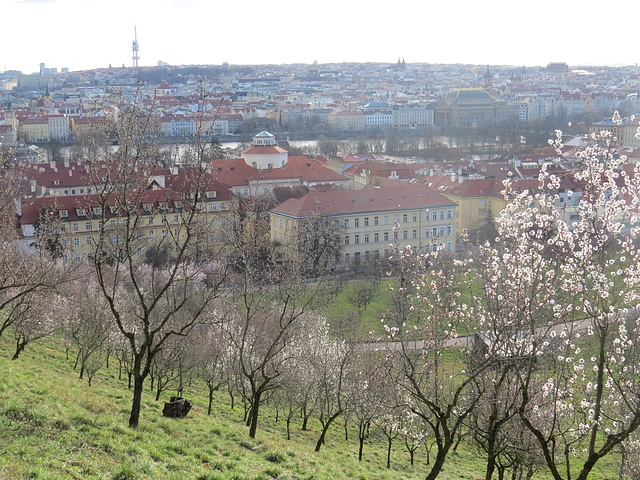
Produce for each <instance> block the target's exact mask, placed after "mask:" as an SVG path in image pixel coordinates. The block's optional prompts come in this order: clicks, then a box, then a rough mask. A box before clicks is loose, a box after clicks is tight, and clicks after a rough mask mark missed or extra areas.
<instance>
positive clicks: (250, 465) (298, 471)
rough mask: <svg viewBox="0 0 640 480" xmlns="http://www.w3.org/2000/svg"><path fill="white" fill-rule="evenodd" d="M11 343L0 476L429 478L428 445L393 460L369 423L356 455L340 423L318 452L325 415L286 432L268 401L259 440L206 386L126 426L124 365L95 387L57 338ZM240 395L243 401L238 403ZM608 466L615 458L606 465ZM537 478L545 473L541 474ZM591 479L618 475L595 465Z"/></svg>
mask: <svg viewBox="0 0 640 480" xmlns="http://www.w3.org/2000/svg"><path fill="white" fill-rule="evenodd" d="M11 349H12V345H11V344H10V343H9V341H8V339H6V338H4V339H0V428H1V430H0V478H2V479H26V478H32V479H61V478H72V479H87V478H89V479H108V480H128V479H176V480H177V479H181V480H182V479H198V480H214V479H220V480H222V479H224V480H232V479H238V480H240V479H246V480H249V479H251V480H259V479H265V480H266V479H269V478H277V479H309V480H311V479H339V478H357V479H362V480H370V479H391V480H393V479H418V478H423V477H424V472H425V471H426V467H425V465H424V462H425V459H426V455H425V452H426V451H425V449H424V448H421V449H420V450H418V452H416V464H415V466H413V467H412V466H411V465H410V464H409V456H408V454H407V452H406V450H404V447H403V446H402V445H400V442H399V441H397V442H396V444H394V448H393V451H392V468H391V470H388V469H387V468H386V465H385V463H386V439H385V438H384V437H382V435H381V434H378V433H376V432H375V431H374V430H372V432H371V433H372V435H371V437H370V438H369V439H368V440H367V442H366V444H365V449H364V459H363V461H362V462H358V460H357V454H358V444H357V437H356V432H355V431H350V432H349V433H350V440H349V441H345V439H344V432H343V427H342V424H339V425H336V426H335V427H334V428H333V429H332V430H330V432H329V436H328V438H327V443H326V445H325V447H324V448H323V450H321V451H320V452H319V453H315V452H314V451H313V447H314V445H315V442H316V441H317V436H318V434H319V424H318V423H317V421H316V420H313V421H312V422H310V426H311V430H310V431H307V432H303V431H301V430H300V422H299V421H297V420H298V419H296V420H295V422H296V423H295V425H294V426H293V428H292V440H291V441H287V440H286V430H285V426H284V422H283V420H282V418H281V419H280V421H279V422H278V423H275V418H274V411H273V409H269V408H266V409H265V416H264V420H263V421H262V423H261V425H260V428H259V430H258V435H257V438H256V439H255V440H250V439H249V438H248V435H247V428H246V427H245V426H244V424H243V422H242V416H243V409H242V406H241V405H239V406H237V407H236V408H235V409H233V410H231V409H230V408H229V399H228V396H226V395H225V394H224V393H223V392H217V397H216V399H215V404H214V410H213V412H212V415H211V416H207V415H206V406H207V405H206V392H205V390H204V389H201V388H200V387H199V386H196V385H194V386H193V387H192V388H187V389H186V391H185V396H186V397H188V398H190V399H193V400H195V402H196V403H195V406H194V408H193V409H192V411H191V412H190V413H189V415H188V417H187V418H186V419H184V420H174V419H168V418H164V417H163V416H162V415H161V410H162V406H163V401H164V400H166V399H168V397H169V395H170V393H167V394H164V395H163V398H162V399H161V401H160V402H156V401H154V397H153V395H152V394H151V393H149V391H148V389H147V391H146V392H145V398H144V400H143V411H142V419H141V423H140V427H139V428H138V429H135V430H133V429H129V428H128V427H127V426H126V425H127V417H128V408H129V404H130V393H129V391H128V390H127V388H126V382H125V380H118V367H117V365H116V364H115V363H114V362H113V361H112V362H111V365H110V368H109V369H104V370H103V371H101V372H98V374H97V375H96V377H95V378H94V380H93V386H91V387H89V386H88V384H87V382H86V381H84V380H79V379H78V374H77V372H74V371H73V359H69V360H67V359H66V357H65V354H64V352H63V351H62V349H61V348H60V347H59V346H57V345H56V344H55V342H54V341H49V342H45V343H40V344H35V345H31V346H29V347H27V350H25V352H24V354H23V355H22V356H21V357H20V358H19V359H18V360H17V361H10V360H9V358H10V354H11V353H12V350H11ZM238 403H239V402H236V404H237V405H238ZM483 467H484V464H483V461H482V460H481V459H477V458H475V457H474V456H473V455H472V454H471V452H470V451H469V449H468V447H467V446H466V445H465V444H464V443H463V444H462V445H461V446H460V448H459V449H458V451H457V452H452V453H451V454H450V458H449V459H448V461H447V464H446V466H445V471H444V472H443V473H442V475H441V477H440V478H442V479H443V480H453V479H470V480H476V479H480V478H483V475H484V472H483ZM602 468H607V469H608V470H609V472H613V471H615V467H614V466H613V465H611V464H608V465H603V466H602ZM535 478H539V479H542V478H547V477H546V476H545V475H537V476H536V477H535ZM590 478H594V479H602V480H604V479H605V478H613V475H610V476H607V475H604V474H603V473H602V470H598V471H597V472H596V474H595V475H593V476H592V477H590Z"/></svg>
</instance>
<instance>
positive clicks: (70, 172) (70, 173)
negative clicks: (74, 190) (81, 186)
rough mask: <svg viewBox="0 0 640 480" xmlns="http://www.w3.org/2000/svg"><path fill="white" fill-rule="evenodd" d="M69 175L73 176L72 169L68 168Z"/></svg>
mask: <svg viewBox="0 0 640 480" xmlns="http://www.w3.org/2000/svg"><path fill="white" fill-rule="evenodd" d="M69 176H70V177H73V170H71V169H69Z"/></svg>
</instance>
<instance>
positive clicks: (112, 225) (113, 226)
mask: <svg viewBox="0 0 640 480" xmlns="http://www.w3.org/2000/svg"><path fill="white" fill-rule="evenodd" d="M111 228H116V221H115V220H111Z"/></svg>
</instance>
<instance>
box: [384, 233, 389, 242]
mask: <svg viewBox="0 0 640 480" xmlns="http://www.w3.org/2000/svg"><path fill="white" fill-rule="evenodd" d="M384 241H385V242H388V241H389V232H384Z"/></svg>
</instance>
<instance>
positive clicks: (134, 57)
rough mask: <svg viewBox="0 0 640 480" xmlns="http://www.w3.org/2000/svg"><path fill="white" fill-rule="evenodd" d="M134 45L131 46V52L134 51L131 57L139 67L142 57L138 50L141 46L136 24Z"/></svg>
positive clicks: (135, 65)
mask: <svg viewBox="0 0 640 480" xmlns="http://www.w3.org/2000/svg"><path fill="white" fill-rule="evenodd" d="M133 35H134V36H133V46H132V47H131V52H132V53H133V56H132V57H131V59H132V60H133V66H134V67H135V68H137V67H138V60H140V57H139V56H138V50H139V49H140V46H139V45H138V27H137V26H134V27H133Z"/></svg>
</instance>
